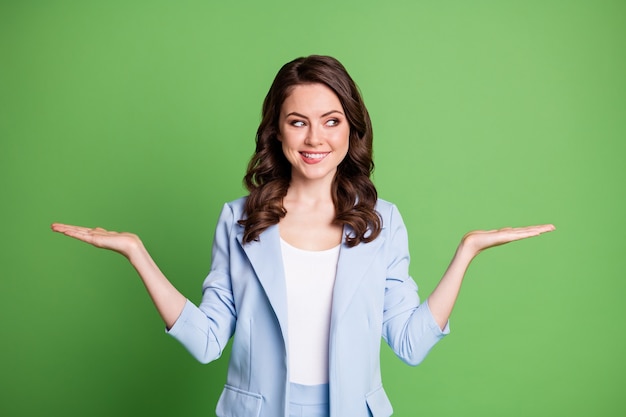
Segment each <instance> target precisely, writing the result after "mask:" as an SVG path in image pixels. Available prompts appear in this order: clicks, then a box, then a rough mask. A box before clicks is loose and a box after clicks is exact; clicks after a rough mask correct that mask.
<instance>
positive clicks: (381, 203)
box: [375, 198, 400, 221]
mask: <svg viewBox="0 0 626 417" xmlns="http://www.w3.org/2000/svg"><path fill="white" fill-rule="evenodd" d="M375 209H376V211H377V212H378V214H379V215H380V217H381V218H382V219H383V221H384V220H385V219H389V220H391V219H392V218H393V217H399V216H400V212H399V211H398V207H396V205H395V204H393V203H392V202H389V201H387V200H383V199H382V198H379V199H378V201H377V202H376V207H375Z"/></svg>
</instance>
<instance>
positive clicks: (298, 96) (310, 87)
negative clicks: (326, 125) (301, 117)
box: [281, 83, 343, 114]
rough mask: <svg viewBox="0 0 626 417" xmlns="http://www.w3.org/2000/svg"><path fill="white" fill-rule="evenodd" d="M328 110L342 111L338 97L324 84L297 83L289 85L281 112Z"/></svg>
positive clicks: (323, 111) (324, 111)
mask: <svg viewBox="0 0 626 417" xmlns="http://www.w3.org/2000/svg"><path fill="white" fill-rule="evenodd" d="M330 110H339V111H343V106H342V105H341V101H339V97H337V94H335V92H334V91H333V90H331V89H330V88H329V87H328V86H326V85H325V84H319V83H314V84H298V85H295V86H293V87H291V89H290V91H289V92H288V94H287V97H286V98H285V101H283V105H282V111H281V113H283V114H284V113H289V112H292V111H295V112H299V113H302V112H305V111H308V112H311V113H316V112H318V111H321V112H322V113H326V112H328V111H330Z"/></svg>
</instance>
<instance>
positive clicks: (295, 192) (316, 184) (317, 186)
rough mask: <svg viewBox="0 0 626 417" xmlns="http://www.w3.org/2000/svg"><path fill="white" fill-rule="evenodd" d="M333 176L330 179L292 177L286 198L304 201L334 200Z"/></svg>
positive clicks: (320, 201)
mask: <svg viewBox="0 0 626 417" xmlns="http://www.w3.org/2000/svg"><path fill="white" fill-rule="evenodd" d="M331 188H332V178H331V179H330V180H326V179H324V180H318V181H311V180H299V179H297V178H292V180H291V182H290V183H289V189H288V190H287V196H286V198H288V199H290V200H292V201H294V200H295V201H300V202H302V203H307V202H308V203H313V204H314V203H324V202H332V194H331Z"/></svg>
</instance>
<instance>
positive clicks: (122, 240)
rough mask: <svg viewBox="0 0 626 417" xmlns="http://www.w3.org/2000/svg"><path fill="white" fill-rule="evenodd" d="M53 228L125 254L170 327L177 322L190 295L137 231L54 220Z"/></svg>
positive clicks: (96, 245) (97, 245)
mask: <svg viewBox="0 0 626 417" xmlns="http://www.w3.org/2000/svg"><path fill="white" fill-rule="evenodd" d="M52 230H53V231H55V232H58V233H62V234H64V235H66V236H70V237H73V238H75V239H78V240H80V241H83V242H86V243H89V244H92V245H93V246H95V247H98V248H103V249H109V250H112V251H115V252H118V253H120V254H122V255H124V256H125V257H126V258H127V259H128V260H129V261H130V263H131V264H132V265H133V267H134V268H135V270H136V271H137V273H138V274H139V276H140V277H141V280H142V281H143V283H144V285H145V287H146V289H147V290H148V294H149V295H150V297H151V298H152V301H153V302H154V305H155V306H156V308H157V310H158V312H159V314H160V315H161V318H162V319H163V321H164V322H165V325H166V326H167V328H168V329H169V328H171V327H172V326H173V325H174V323H175V322H176V320H177V319H178V317H179V316H180V313H181V312H182V310H183V307H184V306H185V303H186V302H187V299H186V298H185V296H183V295H182V294H181V293H180V292H178V290H177V289H176V288H175V287H174V286H173V285H172V284H171V283H170V282H169V281H168V279H167V278H166V277H165V275H163V273H162V272H161V270H160V269H159V267H158V266H157V264H156V263H155V262H154V261H153V260H152V257H151V256H150V254H149V253H148V251H147V250H146V248H145V247H144V245H143V243H142V242H141V240H140V239H139V237H138V236H137V235H134V234H132V233H117V232H113V231H108V230H105V229H102V228H99V227H98V228H94V229H90V228H87V227H80V226H71V225H66V224H60V223H54V224H52Z"/></svg>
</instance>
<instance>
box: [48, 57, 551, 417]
mask: <svg viewBox="0 0 626 417" xmlns="http://www.w3.org/2000/svg"><path fill="white" fill-rule="evenodd" d="M373 166H374V164H373V162H372V129H371V122H370V118H369V115H368V113H367V109H366V108H365V105H364V103H363V100H362V98H361V95H360V93H359V91H358V89H357V87H356V85H355V83H354V82H353V80H352V79H351V78H350V76H349V75H348V73H347V72H346V70H345V68H344V67H343V66H342V65H341V64H340V63H339V62H338V61H337V60H335V59H334V58H331V57H325V56H309V57H306V58H299V59H296V60H294V61H292V62H289V63H287V64H286V65H285V66H283V67H282V68H281V70H280V71H279V72H278V74H277V76H276V78H275V80H274V82H273V84H272V86H271V88H270V90H269V92H268V94H267V96H266V98H265V101H264V104H263V117H262V121H261V124H260V126H259V129H258V131H257V137H256V152H255V154H254V156H253V157H252V159H251V161H250V164H249V166H248V171H247V174H246V176H245V183H246V186H247V188H248V190H249V195H248V196H247V197H245V198H242V199H239V200H236V201H234V202H231V203H228V204H226V205H225V206H224V208H223V210H222V213H221V215H220V218H219V221H218V224H217V229H216V233H215V240H214V245H213V257H212V264H211V272H210V273H209V275H208V277H207V278H206V280H205V282H204V285H203V298H202V302H201V304H200V305H199V306H198V307H196V306H195V305H193V304H192V303H191V302H189V301H188V300H187V299H186V298H185V297H184V296H183V295H182V294H180V293H179V292H178V291H177V290H176V289H175V288H174V286H173V285H172V284H171V283H170V282H169V281H168V280H167V279H166V278H165V276H164V275H163V274H162V273H161V271H160V270H159V268H158V267H157V265H156V264H155V263H154V262H153V260H152V258H151V257H150V255H149V254H148V252H147V251H146V250H145V248H144V246H143V244H142V242H141V240H140V239H139V238H138V237H137V236H136V235H134V234H131V233H116V232H112V231H107V230H104V229H101V228H95V229H90V228H84V227H77V226H70V225H63V224H53V225H52V229H53V230H54V231H56V232H61V233H63V234H65V235H67V236H71V237H74V238H77V239H79V240H82V241H85V242H87V243H91V244H92V245H94V246H97V247H101V248H106V249H111V250H114V251H117V252H119V253H121V254H123V255H124V256H126V257H127V258H128V259H129V261H130V262H131V264H132V265H133V266H134V267H135V268H136V270H137V272H138V273H139V275H140V277H141V278H142V280H143V282H144V284H145V286H146V288H147V290H148V292H149V294H150V296H151V297H152V300H153V301H154V304H155V305H156V307H157V309H158V311H159V314H160V315H161V317H162V318H163V320H164V322H165V325H166V326H167V329H168V332H169V334H170V335H172V336H173V337H175V338H176V339H178V340H179V341H181V343H183V344H184V345H185V346H186V348H187V349H188V350H189V351H190V352H191V353H192V354H193V355H194V356H195V357H196V358H197V359H198V360H199V361H201V362H205V363H206V362H209V361H212V360H214V359H216V358H218V357H219V356H220V355H221V353H222V351H223V349H224V346H225V344H226V343H227V342H228V340H229V338H230V337H231V336H233V335H234V337H233V347H232V352H231V357H230V363H229V370H228V377H227V383H226V386H225V388H224V391H223V392H222V395H221V397H220V400H219V402H218V405H217V415H218V416H271V417H275V416H296V415H298V416H370V415H371V416H389V415H391V413H392V408H391V405H390V403H389V400H388V399H387V396H386V394H385V392H384V390H383V387H382V382H381V376H380V369H379V356H380V355H379V346H380V337H381V336H382V337H383V338H384V339H385V341H386V342H387V343H388V344H389V345H390V346H391V348H392V349H393V350H394V352H395V353H396V354H397V355H398V356H399V357H400V358H401V359H402V360H404V361H405V362H407V363H409V364H411V365H416V364H418V363H419V362H420V361H421V360H422V359H423V358H424V356H425V355H426V354H427V353H428V351H429V350H430V348H431V347H432V346H434V345H435V344H436V343H437V341H438V340H440V339H441V338H442V337H443V336H444V335H445V334H447V333H448V327H447V326H448V325H447V322H448V317H449V316H450V313H451V311H452V308H453V306H454V303H455V300H456V298H457V295H458V292H459V289H460V287H461V282H462V280H463V276H464V274H465V271H466V269H467V267H468V266H469V264H470V262H471V260H472V259H473V258H474V257H475V256H476V255H477V254H478V253H479V252H481V251H482V250H484V249H487V248H489V247H493V246H497V245H501V244H504V243H507V242H511V241H514V240H519V239H523V238H527V237H531V236H536V235H539V234H541V233H544V232H548V231H552V230H554V227H553V226H552V225H542V226H532V227H524V228H506V229H500V230H491V231H473V232H470V233H468V234H466V235H465V236H464V237H463V239H462V240H461V243H460V245H459V247H458V249H457V251H456V253H455V255H454V257H453V259H452V262H451V264H450V266H449V267H448V269H447V271H446V272H445V274H444V276H443V278H442V279H441V281H440V283H439V284H438V286H437V287H436V289H435V290H434V291H433V293H432V294H431V295H430V297H428V299H427V300H426V301H425V302H424V303H422V304H420V302H419V298H418V296H417V292H416V290H417V287H416V285H415V283H414V281H413V280H412V279H411V277H410V276H409V275H408V267H409V253H408V243H407V234H406V229H405V227H404V224H403V222H402V218H401V217H400V214H399V213H398V211H397V209H396V208H395V206H393V205H392V204H390V203H388V202H386V201H383V200H380V199H378V198H377V192H376V189H375V187H374V185H373V184H372V182H371V180H370V174H371V172H372V170H373Z"/></svg>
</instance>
